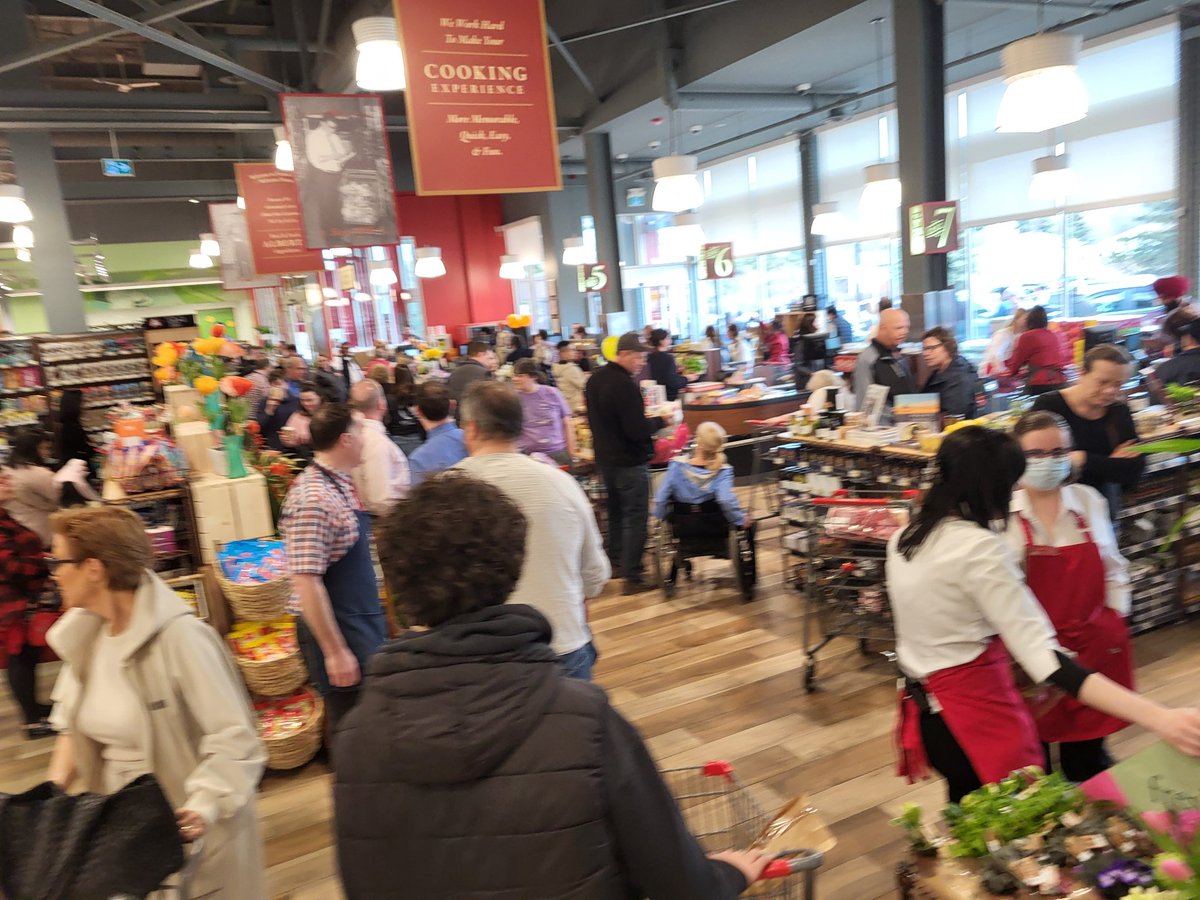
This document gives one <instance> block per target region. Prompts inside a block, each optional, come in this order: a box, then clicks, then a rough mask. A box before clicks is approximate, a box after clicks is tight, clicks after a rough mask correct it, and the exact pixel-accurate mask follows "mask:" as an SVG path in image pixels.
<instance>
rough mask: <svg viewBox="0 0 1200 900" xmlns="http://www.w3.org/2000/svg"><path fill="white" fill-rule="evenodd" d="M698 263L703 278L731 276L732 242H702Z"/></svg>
mask: <svg viewBox="0 0 1200 900" xmlns="http://www.w3.org/2000/svg"><path fill="white" fill-rule="evenodd" d="M700 264H701V266H703V277H704V278H705V280H710V279H714V278H732V277H733V244H730V243H725V244H704V245H703V246H702V247H701V248H700Z"/></svg>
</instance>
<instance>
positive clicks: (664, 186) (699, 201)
mask: <svg viewBox="0 0 1200 900" xmlns="http://www.w3.org/2000/svg"><path fill="white" fill-rule="evenodd" d="M696 164H697V160H696V157H694V156H660V157H659V158H658V159H656V160H654V162H653V164H652V165H651V168H652V169H653V170H654V198H653V200H652V201H651V204H650V205H651V206H653V207H654V209H655V211H656V212H684V211H685V210H689V209H699V208H700V206H702V205H703V203H704V189H703V188H702V187H700V179H698V178H697V177H696Z"/></svg>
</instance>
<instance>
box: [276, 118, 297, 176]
mask: <svg viewBox="0 0 1200 900" xmlns="http://www.w3.org/2000/svg"><path fill="white" fill-rule="evenodd" d="M275 168H276V169H278V170H279V171H280V172H294V171H296V162H295V160H293V159H292V144H291V142H290V141H289V140H288V134H287V129H286V128H284V127H283V126H282V125H276V126H275Z"/></svg>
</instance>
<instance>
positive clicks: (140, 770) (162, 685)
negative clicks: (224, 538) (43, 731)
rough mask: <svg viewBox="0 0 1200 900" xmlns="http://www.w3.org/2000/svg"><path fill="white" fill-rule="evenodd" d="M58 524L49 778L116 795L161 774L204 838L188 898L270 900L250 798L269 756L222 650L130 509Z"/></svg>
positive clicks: (56, 520)
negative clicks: (157, 566)
mask: <svg viewBox="0 0 1200 900" xmlns="http://www.w3.org/2000/svg"><path fill="white" fill-rule="evenodd" d="M51 527H52V528H53V530H54V540H53V544H52V551H53V556H51V557H49V558H48V559H47V560H46V562H47V564H48V565H49V567H50V571H51V574H52V576H53V578H54V580H55V581H56V582H57V584H58V588H59V591H60V592H61V594H62V599H63V605H64V606H66V607H68V611H67V613H66V614H65V615H64V616H63V617H62V618H61V619H60V620H59V621H58V622H57V623H55V625H54V626H53V627H52V628H51V629H50V632H49V634H48V635H47V637H48V639H49V642H50V646H51V647H52V648H53V649H54V651H55V652H56V653H57V654H58V655H59V656H60V657H61V658H62V660H63V668H62V671H61V672H60V673H59V676H58V682H57V684H56V685H55V686H54V698H53V699H54V712H53V713H52V715H51V723H52V724H53V725H54V727H55V730H56V731H58V739H57V741H56V743H55V745H54V753H53V756H52V757H51V760H50V770H49V772H48V777H49V778H50V780H51V781H54V782H55V783H56V784H58V785H60V786H61V787H62V788H63V789H64V790H66V789H67V788H69V787H70V786H71V784H72V783H73V782H75V781H77V780H78V782H79V785H80V787H81V788H82V789H83V790H85V791H89V792H92V793H100V794H112V793H115V792H116V791H118V790H120V789H121V788H122V787H124V786H125V785H126V784H128V783H129V782H130V781H132V780H134V779H135V778H138V777H139V776H141V775H147V774H150V775H154V777H155V778H156V779H157V780H158V782H159V784H160V785H161V786H162V789H163V793H164V794H166V796H167V799H168V800H169V801H170V803H171V806H172V808H173V809H174V810H175V817H176V821H177V823H178V827H179V833H180V837H181V838H182V839H183V840H185V841H195V840H198V839H200V838H204V852H203V854H202V856H201V860H200V864H199V866H198V867H197V869H196V873H195V879H194V881H193V883H192V890H193V894H192V896H196V897H220V898H221V900H262V898H265V897H266V896H267V888H266V883H265V880H264V877H263V871H264V863H263V847H262V838H261V836H260V834H259V829H258V815H257V812H256V810H255V802H254V798H255V789H256V788H257V786H258V780H259V778H260V777H261V776H262V773H263V767H264V766H265V764H266V752H265V751H264V749H263V745H262V742H261V741H260V740H259V739H258V735H257V733H256V731H255V725H254V719H253V716H252V714H251V711H250V703H249V698H248V697H247V695H246V689H245V688H244V687H243V686H242V681H241V677H240V676H239V674H238V672H237V669H236V668H235V666H234V663H233V660H232V659H230V657H229V652H228V651H227V650H226V648H225V646H224V643H223V642H222V641H221V638H220V636H219V635H218V634H217V633H216V631H214V630H213V629H212V628H210V627H209V626H208V625H207V624H205V623H204V622H201V621H200V620H199V619H197V618H196V617H195V616H194V615H193V614H192V611H191V609H190V608H189V607H188V606H187V604H185V603H184V602H183V600H181V599H180V597H179V595H178V594H176V593H175V592H174V591H173V590H171V588H170V587H169V586H168V585H167V584H166V583H165V582H164V581H163V580H162V579H160V578H159V577H158V576H157V575H156V574H155V573H154V572H153V571H151V569H150V565H151V564H152V563H153V561H154V551H153V550H152V549H151V547H150V541H149V539H148V538H147V537H146V532H145V528H144V526H143V524H142V520H141V519H139V518H138V516H137V515H136V514H135V513H133V512H131V511H130V510H128V509H120V508H116V507H90V508H78V509H71V510H66V511H63V512H60V513H57V514H55V516H54V517H53V519H52V520H51Z"/></svg>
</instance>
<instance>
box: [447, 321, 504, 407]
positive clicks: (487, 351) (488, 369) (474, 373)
mask: <svg viewBox="0 0 1200 900" xmlns="http://www.w3.org/2000/svg"><path fill="white" fill-rule="evenodd" d="M497 363H498V360H497V359H496V351H495V350H493V349H492V347H491V345H490V344H488V343H486V342H484V341H478V340H476V341H471V343H470V344H468V345H467V358H466V359H464V360H462V361H461V362H460V363H459V364H458V365H457V366H456V367H455V369H454V371H453V372H451V373H450V377H449V378H447V379H446V388H447V390H449V391H450V399H451V400H453V401H454V404H455V407H461V406H462V401H463V396H464V395H465V394H466V393H467V388H469V387H470V386H471V385H473V384H474V383H475V382H477V381H483V380H485V379H487V378H491V377H492V373H493V372H494V371H496V366H497ZM454 418H455V419H456V420H457V419H458V410H457V408H456V409H455V415H454Z"/></svg>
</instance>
